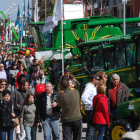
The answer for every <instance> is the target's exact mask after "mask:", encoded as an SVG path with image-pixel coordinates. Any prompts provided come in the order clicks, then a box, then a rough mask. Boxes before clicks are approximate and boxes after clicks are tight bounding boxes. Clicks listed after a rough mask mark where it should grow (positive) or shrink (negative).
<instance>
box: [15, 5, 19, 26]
mask: <svg viewBox="0 0 140 140" xmlns="http://www.w3.org/2000/svg"><path fill="white" fill-rule="evenodd" d="M17 25H19V6H18V12H17V19H16V22H15V26H17Z"/></svg>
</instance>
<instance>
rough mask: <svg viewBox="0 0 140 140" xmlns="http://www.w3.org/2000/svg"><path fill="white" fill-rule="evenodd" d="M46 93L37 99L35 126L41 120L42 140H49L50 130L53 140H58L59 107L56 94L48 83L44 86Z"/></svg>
mask: <svg viewBox="0 0 140 140" xmlns="http://www.w3.org/2000/svg"><path fill="white" fill-rule="evenodd" d="M45 88H46V91H45V92H44V93H42V95H41V96H40V98H39V99H38V105H37V116H36V120H37V126H39V123H41V119H42V120H43V129H44V140H51V129H52V132H53V133H52V136H53V140H59V137H60V129H59V117H60V107H59V104H58V101H57V95H58V92H57V91H55V90H54V89H53V86H52V84H51V83H50V82H47V83H46V85H45Z"/></svg>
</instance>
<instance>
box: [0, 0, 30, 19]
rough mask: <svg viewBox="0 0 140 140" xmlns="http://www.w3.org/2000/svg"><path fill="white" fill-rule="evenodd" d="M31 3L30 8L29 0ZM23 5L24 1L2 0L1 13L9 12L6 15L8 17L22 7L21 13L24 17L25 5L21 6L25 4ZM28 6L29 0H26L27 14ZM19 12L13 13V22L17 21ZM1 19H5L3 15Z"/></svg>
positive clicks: (0, 1)
mask: <svg viewBox="0 0 140 140" xmlns="http://www.w3.org/2000/svg"><path fill="white" fill-rule="evenodd" d="M29 2H30V7H31V0H29ZM23 3H24V0H0V11H3V12H5V11H8V12H6V13H5V15H6V16H7V15H8V13H10V12H12V11H13V10H14V9H18V8H17V7H18V5H19V6H20V12H21V15H22V14H23V5H21V4H23ZM13 4H16V5H13ZM27 4H28V0H25V5H26V12H27ZM10 6H11V7H12V8H11V7H10ZM8 9H9V10H8ZM17 11H18V10H14V11H13V12H12V13H11V16H12V20H15V19H16V17H17ZM26 14H27V13H26ZM0 18H2V19H3V17H2V15H1V14H0Z"/></svg>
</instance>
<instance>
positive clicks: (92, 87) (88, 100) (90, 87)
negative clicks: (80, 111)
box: [81, 74, 99, 140]
mask: <svg viewBox="0 0 140 140" xmlns="http://www.w3.org/2000/svg"><path fill="white" fill-rule="evenodd" d="M98 82H99V76H98V75H97V74H92V75H91V79H90V82H89V83H87V84H86V85H85V89H84V92H83V94H82V97H81V100H82V102H83V103H84V104H85V112H86V116H87V133H86V140H96V133H95V127H94V126H93V125H92V124H91V122H90V118H91V115H92V112H93V109H92V100H93V98H94V96H95V95H96V94H97V90H96V86H97V84H98Z"/></svg>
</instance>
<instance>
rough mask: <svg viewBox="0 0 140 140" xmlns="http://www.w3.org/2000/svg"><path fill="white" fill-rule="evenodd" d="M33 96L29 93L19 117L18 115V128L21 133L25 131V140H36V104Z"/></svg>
mask: <svg viewBox="0 0 140 140" xmlns="http://www.w3.org/2000/svg"><path fill="white" fill-rule="evenodd" d="M34 101H35V96H34V94H32V93H29V94H28V95H27V97H26V99H25V101H24V103H23V107H22V111H21V117H20V127H21V128H20V130H21V133H23V132H24V129H25V132H26V140H36V122H35V119H36V118H35V116H36V105H35V102H34Z"/></svg>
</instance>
